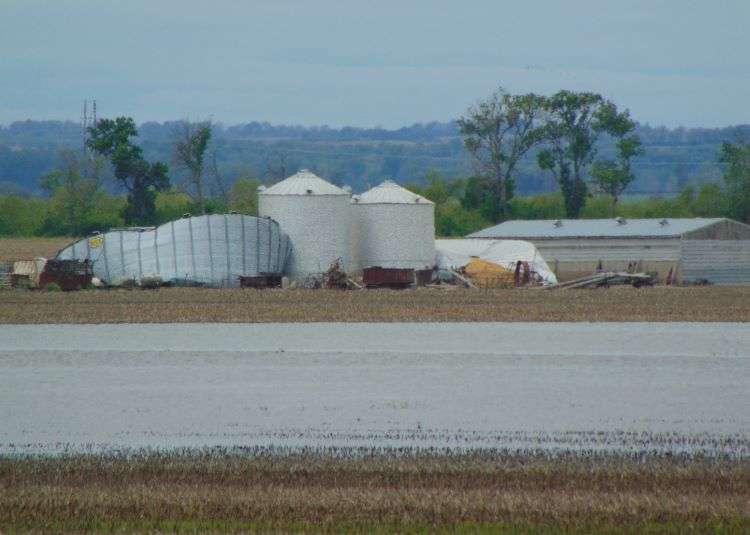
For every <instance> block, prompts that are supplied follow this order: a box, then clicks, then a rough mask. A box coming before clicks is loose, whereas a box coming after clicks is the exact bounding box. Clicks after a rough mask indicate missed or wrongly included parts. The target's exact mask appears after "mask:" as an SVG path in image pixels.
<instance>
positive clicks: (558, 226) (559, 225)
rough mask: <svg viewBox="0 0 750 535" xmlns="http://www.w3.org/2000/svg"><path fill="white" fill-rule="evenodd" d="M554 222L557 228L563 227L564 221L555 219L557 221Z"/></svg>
mask: <svg viewBox="0 0 750 535" xmlns="http://www.w3.org/2000/svg"><path fill="white" fill-rule="evenodd" d="M552 224H553V225H554V226H555V228H560V227H562V221H560V220H559V219H557V220H555V222H554V223H552Z"/></svg>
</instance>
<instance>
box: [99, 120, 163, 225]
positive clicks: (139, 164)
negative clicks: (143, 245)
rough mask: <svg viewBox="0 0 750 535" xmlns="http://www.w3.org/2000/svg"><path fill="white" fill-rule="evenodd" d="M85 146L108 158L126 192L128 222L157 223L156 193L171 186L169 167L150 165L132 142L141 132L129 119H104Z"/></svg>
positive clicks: (124, 212)
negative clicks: (131, 139) (168, 173)
mask: <svg viewBox="0 0 750 535" xmlns="http://www.w3.org/2000/svg"><path fill="white" fill-rule="evenodd" d="M88 132H89V139H88V141H87V142H86V145H87V146H88V147H89V148H90V149H91V150H93V151H94V152H95V153H97V154H100V155H102V156H105V157H107V158H109V160H110V161H111V162H112V166H113V168H114V174H115V178H117V180H118V181H119V182H120V184H121V185H122V186H123V187H124V188H125V189H126V190H127V192H128V194H127V205H126V206H125V209H124V210H123V218H124V220H125V223H127V224H129V225H150V224H153V223H155V221H156V206H155V199H156V192H157V191H162V190H165V189H167V188H168V187H169V177H168V176H167V172H168V167H167V165H166V164H164V163H162V162H154V163H153V164H150V163H148V162H147V161H146V160H145V159H144V158H143V151H142V150H141V148H140V147H138V146H137V145H135V144H133V143H132V142H131V141H130V138H131V137H136V136H137V135H138V131H137V130H136V127H135V122H134V121H133V119H132V118H130V117H118V118H117V119H114V120H112V119H101V120H99V121H97V123H96V125H94V126H92V127H90V128H89V130H88Z"/></svg>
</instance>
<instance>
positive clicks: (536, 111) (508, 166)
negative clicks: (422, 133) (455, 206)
mask: <svg viewBox="0 0 750 535" xmlns="http://www.w3.org/2000/svg"><path fill="white" fill-rule="evenodd" d="M543 104H544V98H543V97H540V96H538V95H534V94H527V95H511V94H509V93H508V92H507V91H505V90H504V89H502V88H500V89H498V90H497V91H496V92H495V93H493V94H492V95H490V97H489V98H487V99H485V100H482V101H480V102H479V103H477V104H476V105H475V106H473V107H471V108H469V110H468V111H467V113H466V115H465V116H464V117H461V118H460V119H458V128H459V131H460V132H461V135H462V136H463V138H464V146H465V147H466V149H467V150H468V151H469V154H471V156H472V160H473V161H474V166H475V171H476V174H477V176H478V177H480V178H481V179H483V180H486V181H487V182H488V183H489V184H491V186H492V187H493V188H494V190H495V192H496V196H497V203H496V210H495V211H494V213H493V214H491V215H492V218H493V219H494V220H495V221H503V220H505V219H507V218H508V216H509V215H510V206H509V204H508V202H509V201H510V199H511V198H512V197H513V191H514V186H515V183H514V181H513V172H514V171H515V168H516V165H517V164H518V162H519V160H521V158H522V157H523V156H524V155H525V154H526V153H527V152H528V151H529V150H530V149H531V148H532V147H533V146H534V145H536V144H537V143H539V141H540V140H541V138H542V133H543V129H542V128H541V127H540V126H539V124H538V119H539V116H540V113H541V112H542V109H543Z"/></svg>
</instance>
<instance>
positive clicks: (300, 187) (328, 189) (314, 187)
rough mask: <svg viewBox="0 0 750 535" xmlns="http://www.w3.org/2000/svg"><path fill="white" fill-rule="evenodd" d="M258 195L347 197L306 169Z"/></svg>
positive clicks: (336, 187) (340, 190)
mask: <svg viewBox="0 0 750 535" xmlns="http://www.w3.org/2000/svg"><path fill="white" fill-rule="evenodd" d="M259 193H260V195H349V192H347V191H345V190H343V189H341V188H339V187H338V186H334V185H333V184H331V183H330V182H328V181H327V180H323V179H322V178H320V177H319V176H317V175H316V174H315V173H312V172H311V171H308V170H307V169H302V170H301V171H299V172H298V173H295V174H293V175H292V176H290V177H288V178H285V179H284V180H282V181H281V182H278V183H276V184H274V185H273V186H271V187H270V188H266V189H264V190H261V191H259Z"/></svg>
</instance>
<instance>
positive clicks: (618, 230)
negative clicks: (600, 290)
mask: <svg viewBox="0 0 750 535" xmlns="http://www.w3.org/2000/svg"><path fill="white" fill-rule="evenodd" d="M468 237H469V238H484V239H510V240H526V241H530V242H531V243H533V244H534V245H536V247H537V248H538V249H539V251H540V252H541V253H542V255H543V256H544V258H545V260H546V261H547V263H548V264H549V265H550V267H551V268H552V269H553V271H555V273H556V275H557V277H558V278H559V279H560V280H570V279H574V278H577V277H581V276H585V275H590V274H591V273H593V272H594V271H595V270H596V268H597V266H598V264H599V263H600V262H601V265H602V268H603V269H604V270H605V271H610V270H611V271H619V270H624V269H626V268H627V267H628V264H630V263H636V265H637V266H638V269H639V270H642V271H645V272H656V273H658V275H659V277H660V278H662V279H664V278H666V276H667V274H668V273H669V271H670V270H672V273H673V276H675V277H676V280H677V281H679V282H696V281H703V280H705V281H709V282H712V283H716V284H747V283H750V225H745V224H744V223H739V222H737V221H732V220H730V219H723V218H695V219H630V220H626V219H623V218H617V219H561V220H556V221H551V220H542V221H506V222H504V223H500V224H499V225H495V226H494V227H490V228H486V229H484V230H480V231H478V232H475V233H473V234H470V235H469V236H468Z"/></svg>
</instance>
